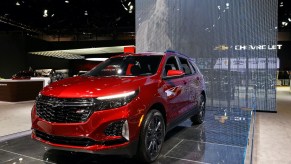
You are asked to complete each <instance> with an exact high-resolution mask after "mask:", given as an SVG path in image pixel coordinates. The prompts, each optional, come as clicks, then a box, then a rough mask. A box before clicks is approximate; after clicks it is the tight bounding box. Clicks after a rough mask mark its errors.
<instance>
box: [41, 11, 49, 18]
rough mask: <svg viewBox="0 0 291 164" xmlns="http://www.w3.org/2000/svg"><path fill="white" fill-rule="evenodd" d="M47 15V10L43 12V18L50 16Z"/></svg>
mask: <svg viewBox="0 0 291 164" xmlns="http://www.w3.org/2000/svg"><path fill="white" fill-rule="evenodd" d="M47 13H48V11H47V10H46V9H45V10H43V15H42V16H43V17H47V16H48V14H47Z"/></svg>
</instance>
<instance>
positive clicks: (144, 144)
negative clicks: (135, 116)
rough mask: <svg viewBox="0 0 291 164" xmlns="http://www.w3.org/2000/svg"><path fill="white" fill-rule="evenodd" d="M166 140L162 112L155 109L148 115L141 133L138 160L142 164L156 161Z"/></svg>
mask: <svg viewBox="0 0 291 164" xmlns="http://www.w3.org/2000/svg"><path fill="white" fill-rule="evenodd" d="M164 138H165V122H164V118H163V115H162V114H161V112H160V111H158V110H156V109H153V110H151V111H149V113H148V114H147V115H146V117H145V120H144V123H143V125H142V128H141V132H140V140H139V148H138V160H139V161H140V162H142V163H151V162H153V161H155V160H156V159H157V158H158V157H159V155H160V152H161V150H162V145H163V143H164Z"/></svg>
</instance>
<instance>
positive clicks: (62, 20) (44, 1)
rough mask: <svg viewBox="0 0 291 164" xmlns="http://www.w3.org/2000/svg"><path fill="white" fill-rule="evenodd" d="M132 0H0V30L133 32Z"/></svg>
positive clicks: (73, 32) (61, 32) (58, 32)
mask: <svg viewBox="0 0 291 164" xmlns="http://www.w3.org/2000/svg"><path fill="white" fill-rule="evenodd" d="M134 21H135V13H134V0H1V5H0V30H1V31H6V30H8V31H10V30H25V31H31V32H39V33H45V34H75V33H102V34H106V33H112V32H134Z"/></svg>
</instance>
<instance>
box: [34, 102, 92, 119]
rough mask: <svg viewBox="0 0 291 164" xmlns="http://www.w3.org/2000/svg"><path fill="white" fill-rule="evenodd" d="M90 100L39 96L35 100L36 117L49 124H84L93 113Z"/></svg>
mask: <svg viewBox="0 0 291 164" xmlns="http://www.w3.org/2000/svg"><path fill="white" fill-rule="evenodd" d="M93 108H94V100H93V99H92V98H56V97H49V96H39V97H38V98H37V99H36V113H37V115H38V116H39V117H40V118H42V119H44V120H46V121H49V122H55V123H78V122H85V121H87V119H88V118H89V117H90V116H91V114H92V113H93V112H94V109H93Z"/></svg>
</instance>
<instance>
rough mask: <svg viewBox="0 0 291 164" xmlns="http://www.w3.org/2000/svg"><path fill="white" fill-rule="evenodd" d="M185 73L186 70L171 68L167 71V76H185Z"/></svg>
mask: <svg viewBox="0 0 291 164" xmlns="http://www.w3.org/2000/svg"><path fill="white" fill-rule="evenodd" d="M184 74H185V73H184V71H181V70H169V71H168V72H167V77H178V76H183V75H184Z"/></svg>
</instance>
